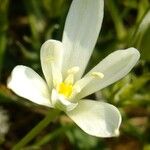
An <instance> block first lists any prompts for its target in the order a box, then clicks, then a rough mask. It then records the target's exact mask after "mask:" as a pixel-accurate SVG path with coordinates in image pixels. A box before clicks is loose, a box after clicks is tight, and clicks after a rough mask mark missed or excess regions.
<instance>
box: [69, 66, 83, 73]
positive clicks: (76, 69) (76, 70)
mask: <svg viewBox="0 0 150 150" xmlns="http://www.w3.org/2000/svg"><path fill="white" fill-rule="evenodd" d="M79 69H80V68H79V67H78V66H75V67H72V68H70V69H68V71H67V73H68V74H75V73H77V72H78V71H79Z"/></svg>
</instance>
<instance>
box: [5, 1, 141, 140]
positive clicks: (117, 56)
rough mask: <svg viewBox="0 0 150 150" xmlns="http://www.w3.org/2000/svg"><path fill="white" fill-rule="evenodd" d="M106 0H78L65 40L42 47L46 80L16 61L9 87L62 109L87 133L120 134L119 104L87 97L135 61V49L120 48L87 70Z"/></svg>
mask: <svg viewBox="0 0 150 150" xmlns="http://www.w3.org/2000/svg"><path fill="white" fill-rule="evenodd" d="M103 6H104V2H103V0H74V1H73V2H72V5H71V8H70V10H69V13H68V16H67V19H66V23H65V28H64V32H63V39H62V42H60V41H56V40H48V41H46V42H45V43H44V44H43V45H42V47H41V54H40V56H41V66H42V70H43V73H44V76H45V79H46V81H45V80H43V79H42V78H41V77H40V76H39V75H38V74H37V73H36V72H35V71H33V70H32V69H31V68H29V67H26V66H22V65H19V66H16V67H15V68H14V70H13V71H12V74H11V77H10V79H9V81H8V87H9V88H10V89H11V90H12V91H14V92H15V93H16V94H18V95H19V96H21V97H24V98H26V99H28V100H30V101H32V102H34V103H37V104H40V105H44V106H47V107H51V108H56V109H59V110H62V111H64V112H65V113H66V114H67V115H68V116H69V117H70V118H71V119H72V120H73V121H74V122H75V123H76V124H77V125H78V126H79V127H80V128H81V129H83V130H84V131H85V132H86V133H88V134H90V135H93V136H98V137H111V136H117V135H118V133H119V126H120V123H121V115H120V112H119V111H118V109H117V108H116V107H115V106H113V105H111V104H108V103H105V102H100V101H94V100H89V99H86V98H84V97H86V96H88V95H90V94H92V93H94V92H96V91H98V90H101V89H102V88H104V87H106V86H108V85H110V84H112V83H114V82H116V81H117V80H119V79H121V78H123V77H124V76H125V75H126V74H127V73H128V72H129V71H130V70H131V69H132V67H133V66H134V65H135V64H136V63H137V61H138V59H139V56H140V54H139V52H138V51H137V50H136V49H135V48H128V49H125V50H117V51H115V52H113V53H111V54H110V55H108V56H107V57H106V58H105V59H103V60H102V61H101V62H100V63H98V64H97V65H96V66H95V67H94V68H93V69H92V70H91V71H89V72H88V73H87V74H85V75H83V74H84V71H85V68H86V66H87V63H88V61H89V58H90V56H91V53H92V50H93V49H94V46H95V43H96V40H97V38H98V35H99V31H100V28H101V24H102V19H103Z"/></svg>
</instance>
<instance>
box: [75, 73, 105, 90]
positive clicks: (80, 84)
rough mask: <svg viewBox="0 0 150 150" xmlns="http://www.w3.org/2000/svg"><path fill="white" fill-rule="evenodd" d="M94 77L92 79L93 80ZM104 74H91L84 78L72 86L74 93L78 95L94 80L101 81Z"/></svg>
mask: <svg viewBox="0 0 150 150" xmlns="http://www.w3.org/2000/svg"><path fill="white" fill-rule="evenodd" d="M93 77H94V78H93ZM103 77H104V74H103V73H101V72H92V73H91V74H90V75H87V76H85V77H84V78H82V79H80V80H79V81H77V82H76V83H75V84H74V91H75V92H76V93H79V92H80V91H81V90H82V89H83V88H84V87H85V86H86V85H87V84H89V83H90V82H91V81H92V80H94V79H95V78H100V79H102V78H103Z"/></svg>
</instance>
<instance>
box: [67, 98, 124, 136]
mask: <svg viewBox="0 0 150 150" xmlns="http://www.w3.org/2000/svg"><path fill="white" fill-rule="evenodd" d="M67 115H68V116H69V117H70V118H71V119H72V120H73V121H74V122H75V123H76V124H77V125H78V126H79V127H80V128H81V129H82V130H83V131H85V132H86V133H88V134H90V135H93V136H97V137H112V136H117V135H118V134H119V126H120V124H121V115H120V112H119V111H118V109H117V108H116V107H114V106H113V105H111V104H108V103H104V102H98V101H92V100H81V101H80V102H79V104H78V106H77V107H76V108H75V109H73V110H72V111H69V112H67Z"/></svg>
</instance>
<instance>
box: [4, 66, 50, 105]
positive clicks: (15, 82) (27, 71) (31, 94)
mask: <svg viewBox="0 0 150 150" xmlns="http://www.w3.org/2000/svg"><path fill="white" fill-rule="evenodd" d="M7 86H8V88H9V89H11V90H12V91H13V92H15V93H16V94H18V95H19V96H21V97H23V98H26V99H28V100H30V101H32V102H34V103H37V104H40V105H45V106H48V107H51V103H50V95H49V91H48V87H47V85H46V83H45V81H44V80H43V79H42V78H41V77H40V76H39V75H38V74H37V73H36V72H35V71H34V70H32V69H31V68H29V67H26V66H21V65H20V66H16V67H15V68H14V69H13V71H12V74H11V77H10V78H9V80H8V83H7Z"/></svg>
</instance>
